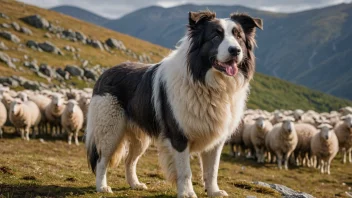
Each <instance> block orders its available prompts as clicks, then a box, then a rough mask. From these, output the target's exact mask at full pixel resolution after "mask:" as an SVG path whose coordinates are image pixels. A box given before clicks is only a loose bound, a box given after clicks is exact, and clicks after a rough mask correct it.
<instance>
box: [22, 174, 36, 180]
mask: <svg viewBox="0 0 352 198" xmlns="http://www.w3.org/2000/svg"><path fill="white" fill-rule="evenodd" d="M22 179H24V180H37V178H36V177H34V176H32V175H26V176H23V177H22Z"/></svg>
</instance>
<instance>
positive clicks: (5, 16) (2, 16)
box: [0, 12, 9, 19]
mask: <svg viewBox="0 0 352 198" xmlns="http://www.w3.org/2000/svg"><path fill="white" fill-rule="evenodd" d="M0 17H1V18H4V19H9V17H8V16H7V15H6V14H4V13H1V12H0Z"/></svg>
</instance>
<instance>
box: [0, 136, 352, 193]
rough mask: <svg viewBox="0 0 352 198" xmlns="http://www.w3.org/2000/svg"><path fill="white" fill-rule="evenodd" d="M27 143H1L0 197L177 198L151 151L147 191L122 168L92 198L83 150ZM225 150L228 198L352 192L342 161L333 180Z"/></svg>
mask: <svg viewBox="0 0 352 198" xmlns="http://www.w3.org/2000/svg"><path fill="white" fill-rule="evenodd" d="M44 139H45V140H46V141H45V143H42V142H40V141H39V140H38V139H36V140H30V141H29V142H27V141H23V140H21V139H20V138H19V137H17V136H16V135H14V134H13V133H5V138H4V139H1V140H0V144H1V158H0V197H6V198H7V197H9V198H12V197H38V196H40V197H97V198H98V197H102V196H104V197H175V196H176V187H175V186H172V185H171V184H169V183H168V182H166V181H165V180H164V177H163V173H162V172H161V170H160V168H159V166H158V163H157V160H156V159H157V151H156V148H155V147H154V146H151V147H150V148H149V149H148V151H147V152H146V154H145V155H144V156H143V157H142V158H141V160H140V162H139V163H138V167H137V174H138V176H139V179H140V181H141V182H144V183H146V184H147V186H148V190H145V191H136V190H131V189H130V188H129V186H128V185H127V183H126V182H125V178H124V165H123V164H120V165H119V167H117V168H110V169H109V173H108V182H109V185H110V186H111V187H112V188H113V191H114V194H113V195H110V194H101V193H96V192H95V178H94V175H93V173H91V171H90V169H89V168H88V166H87V160H86V154H85V149H84V146H83V145H82V144H81V145H80V146H74V145H71V146H69V145H68V144H67V143H66V141H64V140H63V139H51V138H48V137H45V138H44ZM228 150H229V148H228V146H227V147H225V149H224V151H223V154H222V158H221V163H220V168H219V177H218V180H219V186H220V187H221V188H222V189H224V190H226V191H227V192H228V193H229V195H230V197H245V196H249V195H252V196H256V197H280V194H279V193H278V192H276V191H274V190H272V189H269V188H265V187H260V186H256V185H253V184H252V182H253V181H264V182H268V183H278V184H282V185H285V186H288V187H290V188H293V189H295V190H298V191H303V192H307V193H310V194H312V195H314V196H316V197H320V198H324V197H326V198H331V197H345V196H346V195H345V192H346V191H351V190H349V188H351V187H352V175H351V174H349V173H351V172H352V166H351V165H350V164H347V165H343V164H341V162H340V157H338V158H337V159H335V160H334V161H333V164H332V169H331V172H332V173H331V175H322V174H320V173H319V171H318V170H315V169H311V168H305V167H304V168H302V167H290V168H291V169H290V170H288V171H279V170H278V169H277V168H276V165H274V164H265V165H258V164H256V163H255V162H254V161H253V160H250V159H245V158H233V157H231V156H230V155H229V154H228V153H229V152H228ZM197 162H198V160H197V159H196V158H194V159H193V160H191V163H192V171H193V185H194V187H195V191H196V193H197V195H198V196H199V197H206V193H205V192H204V190H203V188H202V186H201V182H200V177H199V174H200V169H199V166H198V163H197Z"/></svg>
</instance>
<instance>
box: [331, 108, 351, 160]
mask: <svg viewBox="0 0 352 198" xmlns="http://www.w3.org/2000/svg"><path fill="white" fill-rule="evenodd" d="M341 120H342V121H341V122H339V123H338V124H336V126H335V128H334V131H335V133H336V136H337V138H338V140H339V146H340V149H341V151H342V152H343V160H342V162H343V163H346V154H347V153H348V161H349V163H352V156H351V151H352V114H348V115H346V116H342V117H341Z"/></svg>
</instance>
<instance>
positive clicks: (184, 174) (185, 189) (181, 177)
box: [174, 146, 197, 198]
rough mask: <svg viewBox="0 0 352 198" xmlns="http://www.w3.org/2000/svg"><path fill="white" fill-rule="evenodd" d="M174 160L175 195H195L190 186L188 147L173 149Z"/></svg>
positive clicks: (190, 172)
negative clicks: (175, 174)
mask: <svg viewBox="0 0 352 198" xmlns="http://www.w3.org/2000/svg"><path fill="white" fill-rule="evenodd" d="M174 161H175V165H176V172H177V197H179V198H181V197H182V198H183V197H192V198H196V197H197V195H196V193H195V192H194V190H193V186H192V171H191V164H190V153H189V147H188V146H187V148H186V149H185V150H184V151H182V152H179V151H176V150H174Z"/></svg>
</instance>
